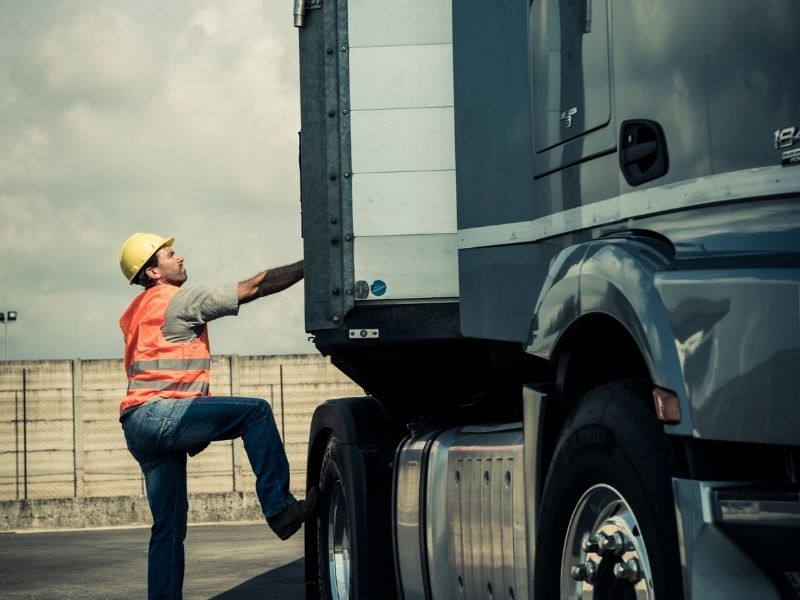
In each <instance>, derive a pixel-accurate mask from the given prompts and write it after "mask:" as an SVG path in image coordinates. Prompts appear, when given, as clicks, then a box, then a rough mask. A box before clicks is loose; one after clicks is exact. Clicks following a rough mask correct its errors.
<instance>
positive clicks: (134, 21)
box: [0, 0, 314, 358]
mask: <svg viewBox="0 0 800 600" xmlns="http://www.w3.org/2000/svg"><path fill="white" fill-rule="evenodd" d="M6 8H8V10H7V11H6V14H5V16H4V19H3V21H2V22H0V310H7V309H16V310H18V311H19V314H20V320H19V321H18V322H17V323H16V324H14V326H12V327H13V336H14V337H12V338H11V341H12V342H13V348H14V350H12V352H11V357H12V358H69V357H72V356H80V357H83V358H102V357H113V356H121V353H122V347H121V337H120V334H119V331H118V328H117V325H116V321H117V318H118V316H119V314H120V313H121V312H122V310H123V309H124V308H125V306H126V304H127V303H128V302H129V301H130V299H131V298H132V297H133V295H134V294H135V292H136V290H135V288H131V287H129V286H127V285H126V284H125V282H124V280H123V278H122V275H121V273H120V271H119V266H118V262H117V261H118V251H119V247H120V245H121V243H122V242H123V241H124V240H125V239H126V238H127V237H128V236H129V235H130V234H131V233H133V232H134V231H153V232H157V233H162V234H164V235H172V236H175V237H176V238H177V240H178V241H177V242H176V247H177V248H178V249H179V251H180V252H182V253H184V255H185V256H186V260H187V265H188V266H189V271H190V278H191V279H190V283H205V284H211V283H220V282H227V281H238V280H241V279H244V278H246V277H249V276H251V275H253V274H255V273H256V272H258V271H260V270H263V269H265V268H268V267H271V266H276V265H278V264H285V263H288V262H291V261H294V260H297V259H298V258H299V257H300V256H301V253H302V241H301V239H300V214H299V213H300V205H299V183H298V173H297V130H298V129H299V92H298V84H297V81H298V76H297V55H296V32H295V30H294V29H293V28H292V26H291V14H290V13H289V8H286V7H285V6H283V5H281V6H273V5H272V3H262V2H257V1H255V0H238V1H237V2H236V3H223V2H221V1H206V2H193V1H189V0H181V1H178V0H176V1H174V2H170V3H169V4H167V5H165V4H163V3H156V2H147V1H146V2H140V3H138V2H137V3H131V2H126V1H123V0H116V1H109V2H104V3H102V4H100V3H97V2H91V1H89V0H77V1H75V2H67V1H66V0H64V1H56V2H46V3H45V2H36V1H34V2H28V3H13V4H12V6H9V7H6ZM262 302H263V307H262V306H258V307H255V308H252V309H251V306H255V305H257V304H260V303H262ZM302 304H303V297H302V289H301V288H300V287H296V288H295V289H292V290H289V291H287V292H284V293H283V294H282V295H281V296H279V297H276V298H272V299H266V300H262V301H259V302H257V303H254V305H248V307H247V310H246V311H243V315H242V317H240V318H238V319H227V320H225V321H230V322H231V323H230V324H227V323H223V322H220V323H215V324H214V326H213V329H212V331H213V332H214V333H213V336H214V339H213V340H212V342H213V343H214V346H215V348H214V350H215V351H221V350H220V349H224V351H225V352H226V353H230V352H237V353H240V354H265V353H275V352H313V351H314V350H313V347H311V346H310V345H309V344H308V343H307V342H306V335H305V333H304V331H303V316H302V315H303V307H302ZM245 321H246V322H245ZM12 327H9V331H12Z"/></svg>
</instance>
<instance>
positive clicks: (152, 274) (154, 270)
mask: <svg viewBox="0 0 800 600" xmlns="http://www.w3.org/2000/svg"><path fill="white" fill-rule="evenodd" d="M144 272H145V273H147V276H148V277H149V278H150V279H152V280H153V281H158V280H159V279H161V271H160V270H159V268H158V267H148V268H147V269H145V271H144Z"/></svg>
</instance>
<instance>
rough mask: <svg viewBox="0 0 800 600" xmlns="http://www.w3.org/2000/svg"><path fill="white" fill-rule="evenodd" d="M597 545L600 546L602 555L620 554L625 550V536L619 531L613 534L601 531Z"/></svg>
mask: <svg viewBox="0 0 800 600" xmlns="http://www.w3.org/2000/svg"><path fill="white" fill-rule="evenodd" d="M597 545H598V546H599V549H600V555H601V556H609V555H615V556H619V555H620V554H622V553H623V552H625V538H624V537H623V536H622V534H621V533H620V532H619V531H616V532H614V534H613V535H607V534H605V533H600V539H599V540H598V544H597Z"/></svg>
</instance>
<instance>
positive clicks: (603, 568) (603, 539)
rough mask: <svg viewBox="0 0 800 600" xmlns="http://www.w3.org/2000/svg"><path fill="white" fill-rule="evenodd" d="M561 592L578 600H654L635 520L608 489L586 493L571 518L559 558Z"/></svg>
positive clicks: (602, 486) (622, 500)
mask: <svg viewBox="0 0 800 600" xmlns="http://www.w3.org/2000/svg"><path fill="white" fill-rule="evenodd" d="M561 593H562V597H563V598H576V599H578V598H580V599H582V600H589V599H592V600H653V599H654V598H655V595H654V593H653V582H652V574H651V571H650V563H649V561H648V558H647V550H646V548H645V545H644V539H643V538H642V535H641V530H640V528H639V524H638V523H637V521H636V516H635V515H634V513H633V511H632V510H631V508H630V506H629V505H628V503H627V502H626V500H625V499H624V498H623V497H622V495H621V494H620V493H619V492H618V491H617V490H615V489H614V488H612V487H610V486H608V485H604V484H601V485H596V486H594V487H592V488H590V489H589V490H587V491H586V493H584V495H583V496H582V497H581V499H580V500H579V501H578V503H577V505H576V507H575V510H574V512H573V513H572V517H571V519H570V523H569V527H568V529H567V536H566V538H565V541H564V551H563V554H562V559H561Z"/></svg>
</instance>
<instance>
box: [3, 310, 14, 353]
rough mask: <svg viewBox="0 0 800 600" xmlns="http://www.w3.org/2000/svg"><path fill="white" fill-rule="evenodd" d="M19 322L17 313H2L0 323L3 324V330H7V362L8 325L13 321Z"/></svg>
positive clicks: (10, 311) (11, 311)
mask: <svg viewBox="0 0 800 600" xmlns="http://www.w3.org/2000/svg"><path fill="white" fill-rule="evenodd" d="M16 320H17V311H15V310H9V311H8V312H5V313H2V312H0V323H2V324H3V328H4V330H5V338H6V360H8V324H9V323H10V322H11V321H16Z"/></svg>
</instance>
